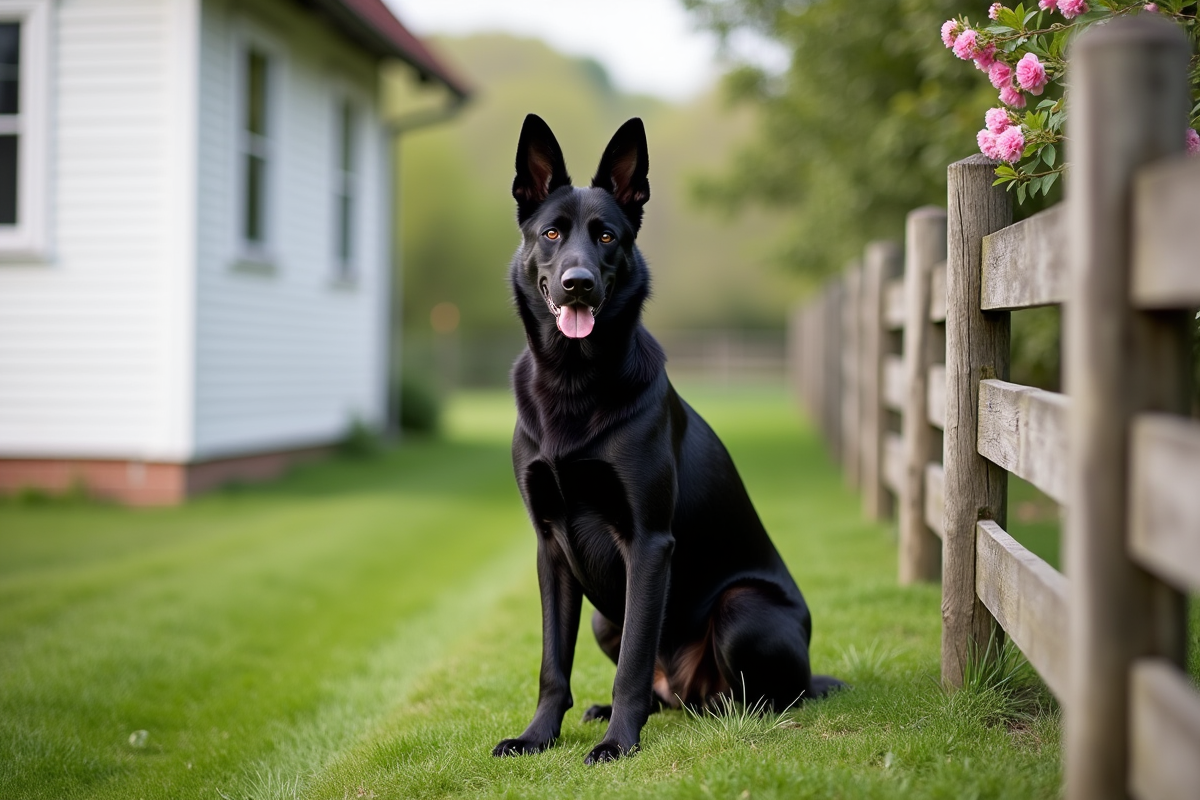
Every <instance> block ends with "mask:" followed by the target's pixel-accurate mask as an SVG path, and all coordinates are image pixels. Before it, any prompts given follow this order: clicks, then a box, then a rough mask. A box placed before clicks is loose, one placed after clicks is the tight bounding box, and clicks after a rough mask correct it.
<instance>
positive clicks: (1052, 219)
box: [980, 203, 1067, 311]
mask: <svg viewBox="0 0 1200 800" xmlns="http://www.w3.org/2000/svg"><path fill="white" fill-rule="evenodd" d="M1066 218H1067V215H1066V210H1065V208H1064V207H1063V205H1062V204H1061V203H1059V204H1058V205H1055V206H1052V207H1051V208H1047V209H1046V210H1045V211H1041V212H1039V213H1037V214H1034V215H1033V216H1032V217H1030V218H1029V219H1026V220H1022V221H1021V222H1018V223H1015V224H1013V225H1009V226H1008V227H1007V228H1004V229H1003V230H999V231H996V232H995V233H993V234H991V235H990V236H985V237H983V294H982V299H981V302H980V305H981V307H982V308H983V309H984V310H985V311H999V310H1004V309H1013V308H1031V307H1033V306H1045V305H1051V304H1054V303H1061V302H1062V301H1063V300H1065V299H1066V296H1067V237H1066V235H1065V233H1066V229H1065V225H1066Z"/></svg>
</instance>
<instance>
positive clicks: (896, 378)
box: [883, 353, 905, 411]
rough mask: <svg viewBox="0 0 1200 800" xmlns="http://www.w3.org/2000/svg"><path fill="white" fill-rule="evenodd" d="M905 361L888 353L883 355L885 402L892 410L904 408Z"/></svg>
mask: <svg viewBox="0 0 1200 800" xmlns="http://www.w3.org/2000/svg"><path fill="white" fill-rule="evenodd" d="M904 392H905V382H904V361H902V360H901V357H900V356H898V355H896V354H894V353H888V354H887V355H886V356H884V357H883V404H884V406H886V407H887V408H890V409H891V410H892V411H903V410H904Z"/></svg>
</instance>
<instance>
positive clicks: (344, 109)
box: [333, 99, 358, 280]
mask: <svg viewBox="0 0 1200 800" xmlns="http://www.w3.org/2000/svg"><path fill="white" fill-rule="evenodd" d="M336 117H337V125H336V131H335V133H336V136H335V139H334V141H335V144H336V149H335V156H336V164H335V168H334V176H333V187H334V188H333V193H334V197H333V209H334V225H333V230H334V248H335V253H334V256H335V263H336V265H337V275H336V277H337V278H338V279H339V280H353V278H354V257H355V252H354V221H355V212H356V205H357V197H356V188H357V187H356V186H355V183H356V181H355V167H356V160H357V152H356V150H357V147H356V137H357V133H358V117H357V114H356V113H355V110H354V104H353V103H351V102H350V101H349V100H347V99H342V101H341V102H340V103H338V106H337V114H336Z"/></svg>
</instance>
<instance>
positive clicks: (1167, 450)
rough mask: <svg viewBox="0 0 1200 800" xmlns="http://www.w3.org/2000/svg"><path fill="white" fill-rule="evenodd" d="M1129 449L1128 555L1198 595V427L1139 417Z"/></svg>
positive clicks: (1162, 418) (1169, 419)
mask: <svg viewBox="0 0 1200 800" xmlns="http://www.w3.org/2000/svg"><path fill="white" fill-rule="evenodd" d="M1132 450H1133V452H1132V465H1131V467H1130V498H1129V502H1130V515H1129V516H1130V531H1129V534H1130V538H1129V549H1130V552H1131V553H1132V554H1133V556H1134V557H1135V558H1136V559H1137V560H1138V561H1139V562H1141V564H1142V566H1144V567H1146V569H1148V570H1150V571H1151V572H1153V573H1155V574H1157V575H1158V576H1160V577H1162V578H1164V579H1165V580H1167V581H1170V582H1171V583H1172V584H1174V585H1175V586H1176V587H1178V588H1179V589H1182V590H1184V591H1192V592H1200V422H1197V421H1195V420H1191V419H1186V418H1184V417H1177V416H1174V415H1169V414H1143V415H1141V416H1140V417H1138V418H1137V419H1136V420H1135V421H1134V425H1133V444H1132ZM1197 785H1198V786H1200V784H1197Z"/></svg>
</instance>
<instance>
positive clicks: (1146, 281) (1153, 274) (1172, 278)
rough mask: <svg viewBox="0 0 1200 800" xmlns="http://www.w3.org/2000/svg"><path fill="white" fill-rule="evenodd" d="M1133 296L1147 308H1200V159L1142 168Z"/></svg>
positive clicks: (1182, 158)
mask: <svg viewBox="0 0 1200 800" xmlns="http://www.w3.org/2000/svg"><path fill="white" fill-rule="evenodd" d="M1134 196H1135V198H1136V200H1135V202H1134V226H1133V300H1134V303H1135V304H1137V305H1138V306H1141V307H1142V308H1189V307H1191V308H1194V307H1196V306H1200V269H1198V268H1197V266H1196V264H1197V259H1198V258H1200V256H1198V255H1197V254H1198V253H1200V225H1197V224H1196V209H1198V208H1200V161H1197V160H1196V159H1194V158H1190V157H1188V156H1177V157H1175V158H1172V159H1168V160H1166V161H1164V162H1162V163H1160V164H1154V165H1152V166H1149V167H1146V168H1145V169H1143V170H1142V171H1141V172H1140V173H1139V174H1138V176H1137V181H1136V184H1135V187H1134Z"/></svg>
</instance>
